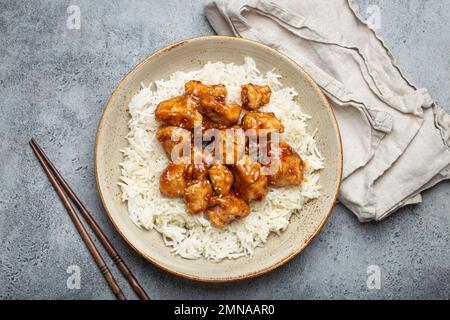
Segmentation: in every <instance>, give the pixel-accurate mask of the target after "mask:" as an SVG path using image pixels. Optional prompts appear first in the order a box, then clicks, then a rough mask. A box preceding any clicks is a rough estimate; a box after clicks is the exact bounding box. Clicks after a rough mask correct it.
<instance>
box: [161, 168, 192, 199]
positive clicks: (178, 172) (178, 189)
mask: <svg viewBox="0 0 450 320" xmlns="http://www.w3.org/2000/svg"><path fill="white" fill-rule="evenodd" d="M191 174H192V171H191V168H189V165H188V164H187V163H186V162H181V163H170V164H169V165H168V166H167V167H166V168H165V169H164V170H163V171H162V173H161V177H160V178H159V190H160V191H161V193H162V194H163V195H165V196H168V197H171V198H176V197H182V196H183V195H184V190H185V189H186V187H187V185H188V183H189V181H190V180H191Z"/></svg>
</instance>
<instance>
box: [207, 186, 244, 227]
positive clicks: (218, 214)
mask: <svg viewBox="0 0 450 320" xmlns="http://www.w3.org/2000/svg"><path fill="white" fill-rule="evenodd" d="M205 214H206V216H207V217H208V218H209V220H211V222H212V223H213V224H214V225H215V226H216V227H219V228H223V227H225V226H226V225H228V224H230V223H231V222H232V221H234V220H239V219H242V218H244V217H246V216H248V215H249V214H250V207H249V205H248V203H247V202H245V201H244V200H242V199H240V198H238V197H237V196H235V195H233V194H231V193H228V194H226V195H225V196H223V197H212V198H211V200H210V201H209V208H208V209H206V211H205Z"/></svg>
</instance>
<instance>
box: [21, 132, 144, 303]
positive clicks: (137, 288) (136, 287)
mask: <svg viewBox="0 0 450 320" xmlns="http://www.w3.org/2000/svg"><path fill="white" fill-rule="evenodd" d="M30 144H31V145H32V146H34V147H35V149H36V150H37V152H39V154H40V155H41V156H42V158H43V159H44V161H45V163H46V164H47V166H48V167H49V169H50V170H51V171H52V173H53V174H54V176H55V177H56V179H57V181H58V182H59V184H60V185H61V187H62V188H63V189H64V191H65V192H66V193H67V195H68V196H69V198H70V199H71V200H72V201H73V202H74V203H75V205H76V207H77V208H78V210H79V211H80V213H81V215H82V216H83V217H84V219H85V220H86V221H87V223H88V225H89V226H90V227H91V229H92V231H93V232H94V233H95V235H96V236H97V238H98V239H99V240H100V242H101V244H102V245H103V247H104V248H105V250H106V252H107V253H108V255H109V256H110V257H111V259H112V260H113V261H114V263H115V264H116V265H117V267H118V268H119V270H120V271H121V272H122V274H123V276H124V277H125V279H126V280H127V281H128V283H129V284H130V286H131V288H132V289H133V291H134V292H135V293H136V295H137V296H138V297H139V298H140V299H142V300H150V297H149V296H148V295H147V293H146V292H145V290H144V289H143V288H142V286H141V285H140V284H139V282H138V281H137V279H136V277H135V276H134V275H133V273H132V272H131V270H130V269H129V268H128V267H127V265H126V264H125V262H124V261H123V260H122V258H121V257H120V256H119V253H118V252H117V250H116V249H115V248H114V247H113V245H112V244H111V242H110V241H109V240H108V238H107V237H106V235H105V233H104V232H103V231H102V230H101V229H100V227H99V226H98V224H97V222H96V221H95V220H94V218H93V217H92V215H91V214H90V213H89V211H88V210H87V209H86V207H85V206H84V205H83V203H82V202H81V200H80V199H79V198H78V197H77V195H76V194H75V192H73V190H72V188H71V187H70V186H69V184H68V183H67V182H66V180H64V178H63V177H62V175H61V174H60V173H59V171H58V170H57V169H56V167H55V166H54V165H53V163H52V162H51V161H50V159H49V158H48V157H47V155H46V154H45V152H44V151H43V150H42V149H41V147H40V146H39V145H38V144H37V142H36V141H35V140H34V139H31V141H30Z"/></svg>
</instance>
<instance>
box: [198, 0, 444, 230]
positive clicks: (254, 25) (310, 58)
mask: <svg viewBox="0 0 450 320" xmlns="http://www.w3.org/2000/svg"><path fill="white" fill-rule="evenodd" d="M205 14H206V17H207V19H208V21H209V22H210V24H211V26H212V27H213V28H214V30H215V31H216V32H217V33H218V34H221V35H233V36H239V37H243V38H248V39H252V40H256V41H259V42H262V43H265V44H267V45H269V46H271V47H273V48H275V49H277V50H279V51H281V52H283V53H285V54H287V55H288V56H290V57H291V58H292V59H294V60H295V61H297V62H298V63H299V64H301V65H303V66H304V67H305V69H306V70H307V71H308V73H309V74H310V75H311V76H312V77H313V78H314V80H315V81H316V82H317V83H318V85H319V86H320V87H321V88H322V90H323V91H324V93H325V94H326V95H327V97H328V99H329V101H330V104H331V106H332V108H333V110H334V112H335V114H336V118H337V121H338V124H339V127H340V130H341V134H342V143H343V150H344V171H343V181H342V185H341V189H340V196H339V200H340V202H342V203H343V204H344V205H345V206H346V207H347V208H348V209H350V210H351V211H352V212H353V213H354V214H355V215H356V216H357V217H358V219H359V220H360V221H361V222H367V221H371V220H377V221H379V220H382V219H384V218H386V217H387V216H388V215H390V214H391V213H393V212H395V211H396V210H397V209H399V208H401V207H403V206H405V205H409V204H415V203H420V202H421V201H422V198H421V195H420V193H421V192H422V191H424V190H425V189H428V188H430V187H432V186H434V185H436V184H437V183H439V182H440V181H442V180H445V179H450V115H449V114H447V113H445V112H444V111H443V110H442V109H441V108H440V107H439V106H438V105H437V104H436V103H435V102H434V101H433V99H432V98H431V97H430V95H429V93H428V92H427V90H426V89H418V88H416V87H415V86H414V85H413V84H411V83H410V82H409V81H408V80H407V79H406V78H405V77H404V76H403V74H402V73H401V71H400V69H399V67H398V66H397V65H396V64H395V61H394V58H393V56H392V54H391V53H390V52H389V50H388V49H387V48H386V46H385V45H384V43H383V41H382V40H381V39H380V38H379V37H378V36H377V35H376V33H375V32H374V30H372V29H371V28H370V27H369V26H368V25H367V24H366V23H365V22H364V20H363V19H362V17H361V16H360V15H359V14H358V12H357V10H356V9H355V4H354V3H353V1H351V0H320V1H317V0H302V1H297V0H278V1H276V2H275V1H269V0H228V1H226V0H217V1H214V2H212V3H210V4H209V5H207V6H206V8H205Z"/></svg>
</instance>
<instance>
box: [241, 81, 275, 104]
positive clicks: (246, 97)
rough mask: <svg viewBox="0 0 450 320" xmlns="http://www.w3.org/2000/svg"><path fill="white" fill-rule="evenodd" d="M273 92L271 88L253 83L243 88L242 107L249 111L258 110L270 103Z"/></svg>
mask: <svg viewBox="0 0 450 320" xmlns="http://www.w3.org/2000/svg"><path fill="white" fill-rule="evenodd" d="M271 94H272V90H270V88H269V86H258V85H255V84H252V83H249V84H246V85H243V86H241V100H242V106H243V107H244V108H245V109H247V110H256V109H258V108H260V107H262V106H264V105H266V104H268V103H269V101H270V96H271Z"/></svg>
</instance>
